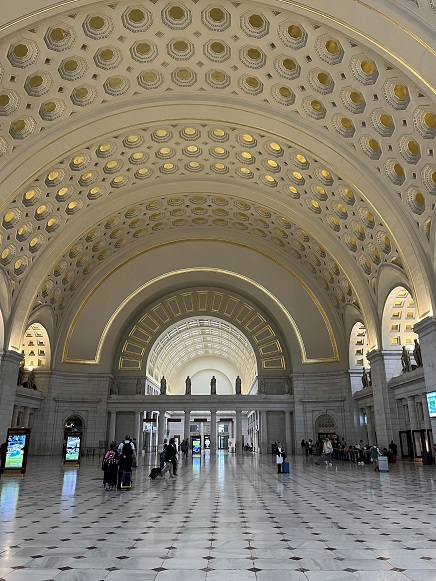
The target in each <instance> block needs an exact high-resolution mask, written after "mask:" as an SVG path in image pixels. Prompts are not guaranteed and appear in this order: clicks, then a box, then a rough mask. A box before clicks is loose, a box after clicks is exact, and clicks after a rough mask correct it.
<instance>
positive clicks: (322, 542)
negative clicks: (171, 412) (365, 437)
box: [0, 452, 436, 581]
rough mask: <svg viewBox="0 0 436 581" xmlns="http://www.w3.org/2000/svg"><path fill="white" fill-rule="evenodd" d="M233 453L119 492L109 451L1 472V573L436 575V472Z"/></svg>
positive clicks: (255, 577) (92, 576) (89, 576)
mask: <svg viewBox="0 0 436 581" xmlns="http://www.w3.org/2000/svg"><path fill="white" fill-rule="evenodd" d="M289 460H290V464H291V473H290V474H282V475H278V474H277V473H276V467H275V464H274V458H273V457H272V456H271V455H268V456H263V457H260V456H257V455H253V454H245V455H243V456H241V457H236V456H234V455H229V454H228V453H226V452H220V453H219V454H217V455H216V456H213V457H212V458H211V457H209V453H207V456H206V457H205V458H201V459H200V458H189V459H188V460H187V461H184V462H181V463H180V467H179V471H178V476H177V477H176V478H174V479H172V480H170V479H169V475H168V474H167V475H166V478H165V480H163V479H161V478H158V479H157V480H154V481H151V480H150V479H149V478H148V474H149V472H150V467H151V466H154V465H155V459H154V458H150V457H148V456H145V457H144V458H143V460H142V464H141V465H140V466H139V468H138V469H137V470H136V471H135V474H134V486H133V488H132V490H130V491H128V492H117V491H109V492H105V491H104V490H103V486H102V481H101V480H102V472H101V470H100V460H99V459H98V458H95V459H84V460H83V461H82V464H81V466H80V468H63V467H62V464H61V461H60V459H59V458H36V457H34V458H32V457H31V458H30V459H29V463H28V470H27V474H26V475H25V477H24V478H16V477H14V478H11V477H9V478H2V480H0V494H1V496H0V581H1V580H3V579H5V580H7V581H45V580H51V579H55V580H56V581H73V580H74V581H99V580H100V579H105V580H107V581H139V580H140V581H152V580H153V581H218V580H220V581H307V580H308V581H356V580H360V581H410V580H412V581H430V580H431V581H433V580H434V581H436V530H435V524H436V519H435V516H436V472H435V467H433V466H422V464H414V463H413V462H400V463H398V464H397V465H394V466H392V467H390V468H391V470H390V472H389V473H378V472H374V471H373V470H372V467H371V466H370V465H368V466H357V465H356V464H349V463H345V462H339V461H337V462H336V463H335V464H334V465H333V466H332V467H327V468H326V467H325V466H320V465H316V464H314V462H313V461H312V459H311V458H309V459H306V458H304V457H290V458H289Z"/></svg>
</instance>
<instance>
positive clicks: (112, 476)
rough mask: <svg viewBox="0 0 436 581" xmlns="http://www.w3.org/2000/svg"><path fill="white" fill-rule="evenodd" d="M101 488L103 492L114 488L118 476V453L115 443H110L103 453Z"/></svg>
mask: <svg viewBox="0 0 436 581" xmlns="http://www.w3.org/2000/svg"><path fill="white" fill-rule="evenodd" d="M101 467H102V470H103V472H104V474H103V486H104V488H105V490H110V489H111V488H115V487H116V485H117V474H118V452H117V448H116V445H115V443H112V444H111V445H110V447H109V450H107V452H106V453H105V455H104V457H103V462H102V465H101Z"/></svg>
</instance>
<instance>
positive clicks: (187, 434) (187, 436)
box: [183, 410, 212, 446]
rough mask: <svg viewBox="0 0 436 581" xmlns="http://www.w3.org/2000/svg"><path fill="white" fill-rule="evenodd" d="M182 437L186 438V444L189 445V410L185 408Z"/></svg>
mask: <svg viewBox="0 0 436 581" xmlns="http://www.w3.org/2000/svg"><path fill="white" fill-rule="evenodd" d="M211 437H212V436H211ZM183 439H184V440H188V446H191V410H185V424H184V428H183Z"/></svg>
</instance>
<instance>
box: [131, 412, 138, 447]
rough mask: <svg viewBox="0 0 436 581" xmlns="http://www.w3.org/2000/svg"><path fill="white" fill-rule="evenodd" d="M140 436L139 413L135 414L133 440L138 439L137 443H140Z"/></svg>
mask: <svg viewBox="0 0 436 581" xmlns="http://www.w3.org/2000/svg"><path fill="white" fill-rule="evenodd" d="M138 436H139V413H138V412H137V411H134V412H133V435H132V438H136V442H138Z"/></svg>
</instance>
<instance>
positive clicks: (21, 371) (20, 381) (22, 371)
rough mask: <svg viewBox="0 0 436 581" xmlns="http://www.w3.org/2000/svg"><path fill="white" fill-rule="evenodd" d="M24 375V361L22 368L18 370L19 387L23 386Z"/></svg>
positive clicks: (21, 364)
mask: <svg viewBox="0 0 436 581" xmlns="http://www.w3.org/2000/svg"><path fill="white" fill-rule="evenodd" d="M24 373H25V372H24V361H22V362H21V363H20V367H19V368H18V377H17V385H23V381H24Z"/></svg>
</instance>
